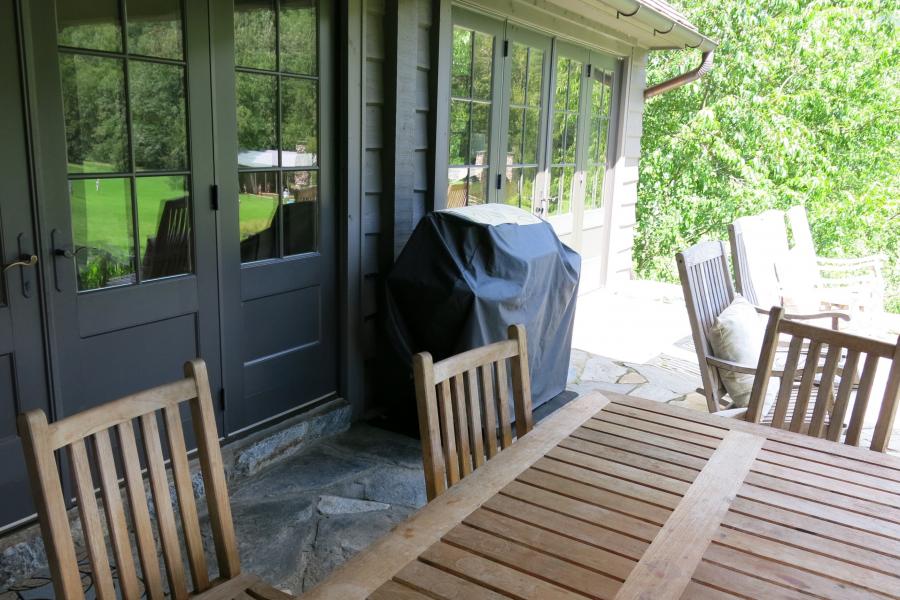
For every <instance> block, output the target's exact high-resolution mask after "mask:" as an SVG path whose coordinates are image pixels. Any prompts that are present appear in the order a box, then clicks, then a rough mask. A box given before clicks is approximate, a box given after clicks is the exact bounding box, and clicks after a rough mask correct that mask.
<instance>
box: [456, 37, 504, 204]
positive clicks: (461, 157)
mask: <svg viewBox="0 0 900 600" xmlns="http://www.w3.org/2000/svg"><path fill="white" fill-rule="evenodd" d="M493 62H494V36H492V35H489V34H487V33H483V32H480V31H474V30H471V29H466V28H463V27H459V26H455V27H454V28H453V63H452V69H451V76H450V158H449V171H448V173H447V178H448V187H447V205H448V206H451V207H452V206H465V205H467V204H483V203H485V202H487V201H488V179H489V177H490V166H491V165H490V151H491V103H492V94H493Z"/></svg>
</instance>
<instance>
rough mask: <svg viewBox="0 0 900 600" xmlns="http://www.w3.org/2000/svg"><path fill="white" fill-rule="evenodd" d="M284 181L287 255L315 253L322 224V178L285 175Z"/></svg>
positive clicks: (311, 173) (301, 173) (308, 173)
mask: <svg viewBox="0 0 900 600" xmlns="http://www.w3.org/2000/svg"><path fill="white" fill-rule="evenodd" d="M281 177H282V192H281V202H282V208H281V210H282V213H283V214H284V253H285V255H289V254H302V253H304V252H315V251H316V249H317V246H316V235H317V230H318V223H319V185H318V183H319V181H318V180H319V174H318V173H317V172H316V171H285V172H284V173H282V175H281Z"/></svg>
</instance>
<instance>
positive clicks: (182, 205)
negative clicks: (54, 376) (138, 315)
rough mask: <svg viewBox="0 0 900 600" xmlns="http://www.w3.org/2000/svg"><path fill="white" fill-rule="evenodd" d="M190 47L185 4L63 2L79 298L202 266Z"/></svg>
mask: <svg viewBox="0 0 900 600" xmlns="http://www.w3.org/2000/svg"><path fill="white" fill-rule="evenodd" d="M120 8H121V9H124V11H123V12H122V13H120ZM88 13H89V14H90V15H91V18H89V19H86V18H84V15H85V14H88ZM126 15H127V18H126ZM182 41H183V18H182V6H181V2H180V0H154V1H152V2H151V1H150V0H126V1H125V2H122V3H121V4H120V2H119V1H118V0H93V1H92V2H85V1H74V0H68V1H65V2H59V3H58V5H57V43H58V44H59V46H58V49H59V69H60V82H61V84H62V95H63V112H64V118H65V127H66V154H67V161H68V184H69V185H68V187H69V202H70V206H71V214H72V240H73V242H74V247H75V248H74V252H75V268H76V274H77V281H78V290H79V291H88V290H95V289H100V288H107V287H114V286H122V285H130V284H136V283H140V282H142V281H146V280H150V279H157V278H160V277H168V276H172V275H179V274H183V273H190V272H191V271H192V270H193V266H192V264H191V263H192V261H191V246H192V242H191V235H192V231H191V218H190V191H189V190H190V164H189V162H190V161H189V157H188V133H187V117H186V115H187V92H186V89H185V60H184V48H183V43H182Z"/></svg>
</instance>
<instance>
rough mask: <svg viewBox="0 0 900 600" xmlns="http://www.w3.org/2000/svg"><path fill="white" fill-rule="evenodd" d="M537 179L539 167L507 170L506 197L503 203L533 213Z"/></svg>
mask: <svg viewBox="0 0 900 600" xmlns="http://www.w3.org/2000/svg"><path fill="white" fill-rule="evenodd" d="M536 177H537V167H517V168H508V169H506V186H505V187H506V195H505V196H504V199H503V201H504V202H505V203H506V204H511V205H512V206H518V207H520V208H523V209H525V210H527V211H531V209H532V200H533V198H534V182H535V178H536Z"/></svg>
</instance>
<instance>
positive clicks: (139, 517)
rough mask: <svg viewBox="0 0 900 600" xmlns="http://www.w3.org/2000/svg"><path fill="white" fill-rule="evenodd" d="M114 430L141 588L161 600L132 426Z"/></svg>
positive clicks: (160, 582) (144, 492)
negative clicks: (142, 585)
mask: <svg viewBox="0 0 900 600" xmlns="http://www.w3.org/2000/svg"><path fill="white" fill-rule="evenodd" d="M116 431H117V432H118V434H119V446H120V447H121V449H122V466H123V467H124V470H125V487H126V488H127V490H128V502H129V505H130V506H131V515H132V519H133V520H134V537H135V542H136V544H137V549H138V557H139V559H140V561H141V573H142V574H143V581H144V588H145V589H146V591H147V596H148V597H149V598H150V600H161V599H162V598H163V596H164V594H163V586H162V571H160V569H159V557H158V556H157V553H156V540H155V539H154V537H153V526H152V524H151V523H150V510H149V509H148V507H147V494H146V491H145V489H144V477H143V475H142V474H141V461H140V455H139V454H138V449H137V442H136V441H135V436H134V424H133V423H132V422H131V421H128V422H125V423H119V424H118V425H117V426H116Z"/></svg>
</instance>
